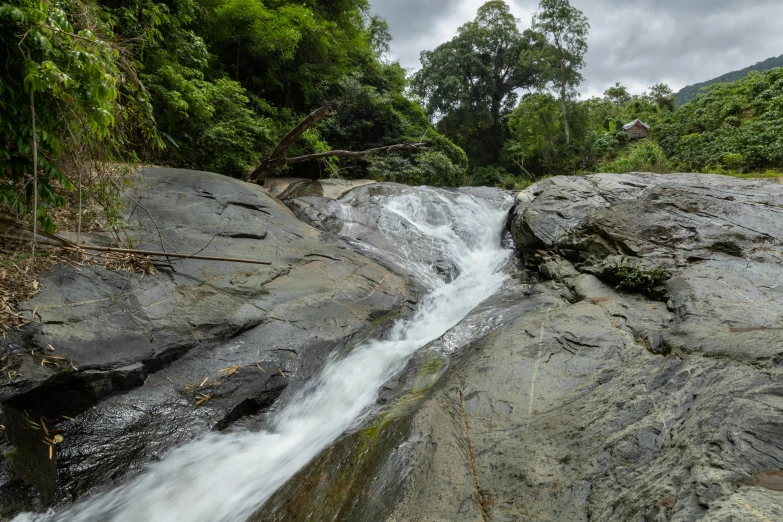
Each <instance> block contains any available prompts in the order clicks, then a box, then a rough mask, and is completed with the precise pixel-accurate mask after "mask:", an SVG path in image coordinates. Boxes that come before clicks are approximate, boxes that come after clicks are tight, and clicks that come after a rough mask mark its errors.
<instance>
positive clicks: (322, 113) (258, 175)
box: [248, 103, 337, 181]
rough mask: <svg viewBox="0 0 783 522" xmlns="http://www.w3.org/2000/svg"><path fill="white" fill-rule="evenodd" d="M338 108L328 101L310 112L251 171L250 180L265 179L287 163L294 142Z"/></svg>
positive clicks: (335, 104)
mask: <svg viewBox="0 0 783 522" xmlns="http://www.w3.org/2000/svg"><path fill="white" fill-rule="evenodd" d="M336 108H337V103H327V104H326V105H324V106H323V107H320V108H318V109H316V110H315V111H313V112H311V113H310V114H308V115H307V117H306V118H305V119H304V120H302V121H301V122H299V125H297V126H296V127H294V128H293V130H292V131H291V132H289V133H288V134H286V135H285V137H284V138H283V139H282V140H280V143H278V144H277V147H275V150H273V151H272V153H271V154H270V155H269V157H268V158H267V159H266V160H265V161H264V162H263V163H262V164H261V165H259V166H258V167H257V168H256V170H254V171H253V172H251V173H250V176H249V177H248V179H250V181H257V180H258V179H264V178H265V177H266V173H267V172H268V171H270V170H272V169H275V168H277V167H281V166H283V165H285V162H286V154H288V149H290V148H291V146H292V145H293V144H294V142H295V141H296V140H298V139H299V137H300V136H301V135H302V134H304V133H305V131H306V130H307V129H309V128H310V127H312V126H313V125H315V124H316V123H318V122H319V121H321V120H322V119H324V118H325V117H327V116H329V115H330V114H331V113H332V112H333V111H334V110H335V109H336Z"/></svg>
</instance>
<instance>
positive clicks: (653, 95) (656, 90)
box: [649, 83, 675, 111]
mask: <svg viewBox="0 0 783 522" xmlns="http://www.w3.org/2000/svg"><path fill="white" fill-rule="evenodd" d="M649 97H650V100H651V101H652V102H653V103H654V104H655V105H657V106H658V108H659V109H661V110H669V111H673V110H674V107H675V98H674V91H672V90H671V87H669V86H668V85H666V84H665V83H657V84H655V85H653V86H652V87H650V94H649Z"/></svg>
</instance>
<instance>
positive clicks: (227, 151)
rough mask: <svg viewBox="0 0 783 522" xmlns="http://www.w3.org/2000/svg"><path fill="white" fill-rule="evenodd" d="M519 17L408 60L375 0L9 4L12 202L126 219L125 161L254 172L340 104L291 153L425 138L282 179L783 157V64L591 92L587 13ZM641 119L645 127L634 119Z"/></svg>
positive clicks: (0, 111) (485, 180) (766, 164)
mask: <svg viewBox="0 0 783 522" xmlns="http://www.w3.org/2000/svg"><path fill="white" fill-rule="evenodd" d="M518 22H519V20H517V19H515V18H514V17H513V15H512V14H511V12H510V8H509V6H508V4H506V3H505V2H504V1H502V0H491V1H489V2H487V3H486V4H484V5H483V6H482V7H481V8H480V9H479V10H478V12H477V16H476V18H475V19H474V20H472V21H470V22H468V23H466V24H464V25H463V26H462V27H460V29H459V30H458V33H457V35H456V36H455V37H454V38H453V39H452V40H450V41H448V42H445V43H443V44H442V45H440V46H438V47H437V48H436V49H434V50H432V51H424V52H423V53H422V55H421V63H422V67H421V69H419V70H418V71H416V72H415V73H414V74H411V75H406V71H404V70H403V69H402V68H401V67H400V65H399V64H398V63H396V62H392V61H390V60H388V59H387V58H386V55H387V53H388V50H389V43H390V35H389V27H388V25H387V24H386V22H385V21H384V20H382V19H380V18H378V17H375V16H373V15H372V14H371V11H370V6H369V0H304V1H302V0H300V1H297V2H293V1H289V0H162V1H160V0H49V1H38V0H0V46H1V47H2V52H3V56H4V63H5V67H4V68H2V69H0V142H2V147H0V210H1V211H2V212H4V213H6V214H11V215H13V216H28V217H31V216H32V209H33V204H32V203H33V201H38V202H39V205H38V223H39V224H40V225H42V226H43V228H44V229H46V230H52V229H53V228H54V226H55V222H54V220H53V217H52V216H53V215H55V214H56V213H55V212H54V211H53V209H55V208H57V207H61V206H66V207H72V206H73V205H67V203H68V202H69V201H71V202H73V201H75V199H76V197H77V195H78V197H79V198H80V199H82V200H83V201H85V202H87V203H89V204H91V205H93V207H94V208H99V209H100V211H101V212H102V213H103V216H102V218H101V219H102V221H103V223H104V224H109V225H110V226H115V225H117V226H118V225H119V224H120V223H121V218H120V216H121V213H120V212H119V208H120V206H119V205H118V204H117V203H118V202H119V201H120V197H121V196H122V195H123V194H126V191H127V190H129V188H130V184H129V182H128V179H127V176H124V175H123V172H124V171H123V170H122V168H118V166H125V165H129V164H134V163H139V162H142V163H155V164H162V165H171V166H179V167H187V168H193V169H200V170H209V171H215V172H219V173H223V174H226V175H229V176H235V177H242V176H244V175H245V174H247V173H248V171H249V170H252V169H253V168H254V167H255V166H257V165H258V164H259V162H260V160H262V159H263V158H264V157H266V155H268V154H269V153H270V151H271V150H272V149H273V148H274V147H275V145H276V144H277V143H278V142H279V140H280V139H281V138H282V136H284V135H285V134H286V132H288V131H289V130H290V129H291V128H293V127H294V126H295V125H296V123H297V122H299V121H300V120H301V119H302V118H303V117H304V116H305V115H307V114H308V113H309V112H311V111H312V110H313V109H315V108H317V107H319V106H320V105H322V104H324V103H327V102H334V101H337V102H339V108H338V110H337V112H336V113H335V114H333V115H332V116H330V117H328V118H326V119H323V120H321V121H320V122H319V123H317V124H316V125H315V126H313V127H311V128H310V129H309V130H308V131H307V132H305V134H304V135H303V136H302V138H301V139H300V140H298V141H297V142H296V144H295V145H294V147H293V148H292V150H291V152H290V155H291V156H295V155H302V154H309V153H317V152H325V151H329V150H334V149H342V150H354V151H360V150H366V149H371V148H376V147H383V146H386V145H391V144H397V143H414V142H418V141H422V140H423V141H425V142H427V143H428V144H429V147H428V149H427V150H425V151H421V152H402V153H395V154H390V155H388V156H377V157H374V158H371V159H361V160H357V159H350V158H339V159H338V158H334V157H332V158H330V159H327V160H321V161H319V162H311V163H303V164H301V165H297V166H296V167H286V168H283V169H279V170H278V171H277V172H276V174H277V175H295V176H308V177H319V176H340V177H346V178H357V177H373V178H375V179H379V180H388V181H396V182H401V183H410V184H430V185H449V186H459V185H464V184H466V183H469V184H473V185H495V186H503V187H507V188H515V187H516V188H519V187H522V186H524V185H526V184H528V183H530V182H531V181H533V180H535V179H537V178H540V177H542V176H548V175H556V174H578V173H584V172H595V171H602V172H629V171H654V172H670V171H674V170H691V171H706V172H725V173H743V172H757V171H763V170H766V169H781V168H783V145H782V143H783V139H781V138H783V136H781V132H783V131H781V129H783V125H781V122H782V120H783V112H782V111H783V80H782V79H781V76H783V72H781V69H774V70H771V71H769V72H765V73H751V74H750V75H749V76H747V77H746V78H743V79H740V80H738V81H735V82H733V83H721V84H716V85H713V86H711V87H710V88H709V89H707V90H704V91H701V93H700V94H699V95H698V96H697V97H696V98H695V99H694V100H693V101H691V102H690V103H688V104H686V105H684V106H682V107H675V96H674V94H673V93H672V91H671V89H670V88H669V87H667V86H666V85H662V84H659V85H655V86H652V87H651V88H650V89H649V91H648V92H646V93H642V94H631V93H629V92H628V90H627V89H626V88H625V87H623V86H622V85H620V84H616V85H614V86H612V87H610V88H609V89H607V90H606V92H605V93H604V95H603V96H602V97H596V98H591V99H586V100H580V99H578V95H577V87H578V86H579V85H580V83H581V82H582V80H583V78H582V75H581V70H582V69H583V68H584V66H585V61H584V57H585V54H586V52H587V36H588V33H589V29H590V26H589V23H588V20H587V19H586V17H585V16H584V14H583V13H582V12H581V11H579V10H578V9H576V8H575V7H573V6H572V5H571V4H570V3H569V1H568V0H541V2H540V5H539V10H538V12H537V13H536V14H535V15H534V16H533V18H532V19H531V21H530V24H529V27H530V28H529V29H527V30H525V31H520V30H519V29H518ZM33 114H35V118H34V119H33ZM635 119H640V120H642V121H643V122H645V123H646V124H647V125H649V126H650V129H651V131H650V136H649V137H648V138H646V139H642V140H635V141H631V140H630V139H629V137H628V135H627V133H626V132H625V131H623V130H622V126H623V125H624V124H626V123H628V122H631V121H633V120H635ZM33 123H35V132H33ZM33 150H37V152H38V154H37V167H38V168H37V176H35V183H34V182H33V179H34V176H33V175H32V174H33V156H34V155H33ZM36 192H37V198H36V197H35V193H36Z"/></svg>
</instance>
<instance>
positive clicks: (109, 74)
mask: <svg viewBox="0 0 783 522" xmlns="http://www.w3.org/2000/svg"><path fill="white" fill-rule="evenodd" d="M96 12H97V13H98V14H97V15H96V14H95V13H96ZM85 22H86V23H85ZM118 49H120V48H119V45H118V43H117V42H116V41H115V38H114V34H113V32H112V28H111V23H110V21H109V20H108V17H106V16H105V13H103V12H102V11H100V10H93V6H91V5H87V4H83V3H81V2H79V1H78V0H72V1H65V0H53V1H50V2H38V1H33V0H18V1H16V2H14V3H13V4H9V3H4V4H2V5H0V51H2V55H3V67H2V68H0V115H2V117H0V206H2V207H3V208H4V209H5V210H6V211H10V212H12V213H14V214H17V215H29V213H30V210H31V209H32V207H33V183H31V180H32V178H33V151H34V150H37V159H38V170H37V176H36V177H37V185H38V198H39V199H38V201H39V202H40V205H39V207H38V215H37V216H36V218H37V220H38V222H39V223H40V225H41V226H42V227H43V228H44V229H45V230H48V231H52V230H53V229H54V221H53V220H52V218H51V217H50V214H49V212H48V209H49V208H51V207H57V206H63V205H64V204H65V198H64V196H65V195H66V194H67V193H68V192H70V191H72V190H73V188H74V183H73V181H72V180H71V179H70V178H69V177H68V176H67V175H66V173H65V172H63V170H62V168H61V165H60V159H61V157H62V156H63V154H64V153H65V154H67V155H68V157H70V155H71V154H75V155H79V159H78V160H77V161H81V160H82V159H83V157H84V156H85V155H88V156H89V157H90V158H92V159H93V160H94V161H95V162H96V163H103V162H105V161H107V160H108V161H117V160H121V159H126V160H127V159H129V158H130V159H132V158H133V154H132V152H129V151H128V149H127V147H126V144H127V142H128V141H131V140H134V139H136V138H139V141H140V142H143V143H144V142H149V141H152V142H154V141H156V138H157V136H156V133H155V129H154V123H153V119H152V115H151V105H150V103H149V99H148V97H147V95H146V92H145V91H144V89H142V88H141V87H140V86H139V84H137V83H134V82H132V81H128V82H124V83H121V82H120V80H119V79H120V78H122V77H123V76H124V75H129V76H131V77H133V76H135V74H134V72H133V70H132V65H130V64H128V63H126V62H125V61H123V58H122V56H121V54H120V52H119V50H118ZM33 105H34V107H35V111H34V112H35V123H36V125H35V127H36V130H35V138H36V140H37V146H36V147H35V148H34V147H33V125H32V114H33V111H32V107H33ZM140 145H141V144H140ZM84 151H86V154H84V153H83V154H80V153H82V152H84ZM93 166H94V165H93ZM83 168H84V169H85V170H87V169H89V167H87V166H86V165H85V166H84V167H83ZM90 178H91V179H93V181H94V183H91V184H89V186H88V187H86V189H87V190H88V191H90V194H91V195H92V196H94V197H95V198H96V199H98V200H99V201H100V202H101V205H102V206H103V207H104V208H105V209H107V211H111V209H113V208H114V207H116V204H117V202H118V198H117V197H116V191H115V190H114V189H113V188H111V186H112V185H111V184H112V183H115V180H113V179H112V180H108V179H106V178H104V177H99V178H97V180H96V178H94V177H93V176H90ZM96 183H97V184H98V185H100V186H96ZM93 189H95V190H93ZM104 196H107V197H104Z"/></svg>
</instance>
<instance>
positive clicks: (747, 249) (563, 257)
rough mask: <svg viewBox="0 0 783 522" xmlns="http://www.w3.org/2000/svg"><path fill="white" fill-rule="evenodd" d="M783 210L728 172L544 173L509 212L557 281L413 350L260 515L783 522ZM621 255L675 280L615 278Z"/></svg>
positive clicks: (522, 240) (515, 295)
mask: <svg viewBox="0 0 783 522" xmlns="http://www.w3.org/2000/svg"><path fill="white" fill-rule="evenodd" d="M781 212H783V187H781V186H779V185H775V184H770V183H766V182H761V181H742V180H736V179H732V178H727V177H719V176H706V175H695V174H694V175H667V176H656V175H641V174H640V175H625V176H618V175H597V176H587V177H583V178H552V179H549V180H545V181H543V182H541V183H538V184H536V185H533V186H532V187H530V188H529V189H527V190H526V191H525V192H523V193H521V194H520V196H519V198H518V203H517V205H516V207H515V209H514V210H513V211H512V213H511V216H510V220H509V226H510V230H511V232H512V233H513V235H514V238H515V240H516V242H517V245H518V247H519V249H520V253H521V254H522V255H523V256H524V259H525V263H526V265H527V266H528V267H529V268H530V269H531V270H535V271H538V272H539V273H540V275H541V276H542V277H544V278H547V279H549V280H548V281H546V282H542V283H535V281H532V280H529V283H528V284H521V285H518V286H516V287H514V288H511V289H508V292H510V293H507V294H506V295H505V297H504V302H506V303H508V302H509V301H510V302H514V303H515V304H514V305H513V308H514V310H515V312H514V313H512V314H509V316H508V317H506V318H505V319H504V320H503V321H500V322H499V323H496V324H490V323H491V317H492V316H482V315H481V314H479V315H471V316H470V317H469V318H468V319H466V325H465V326H468V325H472V326H474V327H475V326H476V325H477V324H484V325H487V326H490V327H489V328H487V329H485V330H481V329H480V328H479V329H478V330H479V335H478V336H477V338H475V337H474V338H471V342H469V343H468V344H467V345H465V344H464V343H457V345H456V349H455V350H451V351H448V350H443V349H442V346H441V347H440V349H436V347H435V344H437V343H434V344H433V346H431V347H430V348H429V349H428V350H425V351H423V352H422V353H421V354H419V356H418V357H417V358H416V359H415V360H414V361H413V362H412V363H411V366H410V367H409V369H408V371H407V372H406V373H405V374H404V375H403V376H402V377H401V378H400V379H399V381H398V382H395V383H390V387H391V389H390V391H389V392H388V393H387V394H386V396H385V397H386V398H385V400H384V404H382V405H379V407H382V412H381V413H380V414H379V415H377V416H376V417H374V418H373V419H371V420H369V421H368V422H367V423H366V424H365V425H364V426H362V428H361V429H358V430H356V431H355V432H353V433H349V434H347V435H346V436H344V437H343V438H342V439H340V440H339V441H338V442H337V443H335V444H334V446H333V447H331V448H330V449H328V450H327V451H325V452H324V453H323V454H322V455H321V456H320V457H319V458H318V459H316V460H315V461H314V462H313V463H311V464H310V466H308V467H307V468H305V469H304V470H302V472H300V474H299V475H298V476H297V477H295V478H294V479H292V481H290V482H289V483H288V484H287V485H286V486H285V487H284V488H283V489H282V490H280V491H279V492H278V493H277V495H275V496H274V497H273V498H272V499H270V501H269V502H268V503H267V505H266V506H265V507H264V509H263V510H261V511H260V512H259V513H258V514H257V515H256V517H255V518H254V520H263V521H272V520H275V521H283V520H285V521H300V520H302V521H303V520H308V521H316V520H318V521H320V520H346V521H347V520H394V521H400V522H401V521H411V522H412V521H446V520H448V521H471V522H472V521H476V522H487V521H489V520H491V521H496V522H497V521H522V520H544V521H553V522H554V521H580V520H584V521H587V520H600V521H618V522H620V521H629V520H633V521H639V522H642V521H644V522H652V521H677V522H685V521H696V520H702V521H707V520H709V521H722V522H723V521H745V520H762V521H771V520H781V519H783V363H782V362H781V361H783V342H782V341H783V324H781V317H783V308H781V302H780V299H779V297H780V296H779V294H780V285H781V284H782V283H781V282H780V281H781V275H783V270H781V266H780V263H781V261H780V260H781V259H783V257H782V256H781V254H783V252H781V248H783V241H781V240H782V239H783V237H782V236H783V221H781V220H780V218H779V216H780V215H781ZM622 259H625V260H626V261H627V262H630V263H633V264H634V265H639V266H643V267H661V266H662V267H664V268H666V269H667V270H668V272H669V275H670V277H669V279H668V281H667V282H666V285H665V288H664V289H663V290H662V292H651V293H650V295H648V296H645V295H638V294H629V293H625V292H620V291H618V290H616V288H615V285H616V281H613V280H612V279H611V277H610V274H609V273H608V272H607V268H608V267H609V266H611V264H612V263H614V262H616V261H619V260H622ZM509 309H510V306H509ZM482 319H486V320H485V321H482ZM457 328H458V329H459V328H460V327H459V326H458V327H457Z"/></svg>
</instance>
